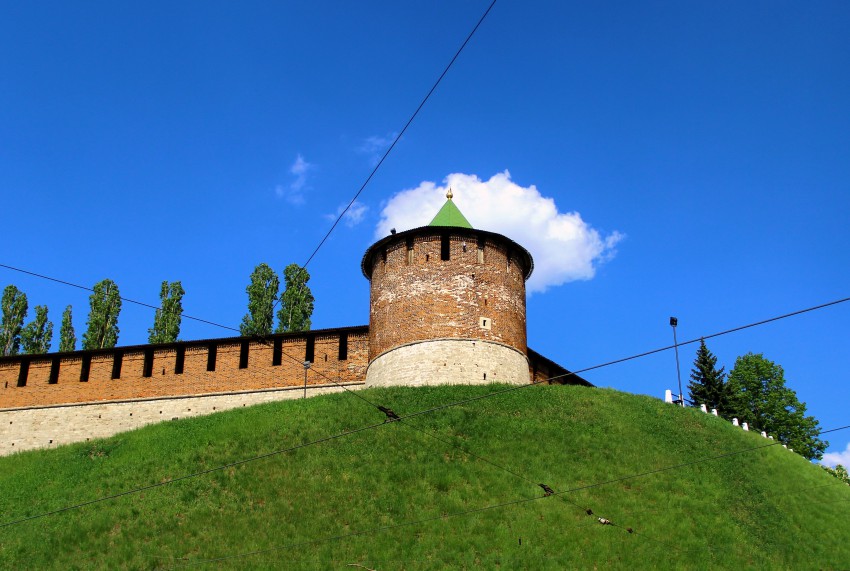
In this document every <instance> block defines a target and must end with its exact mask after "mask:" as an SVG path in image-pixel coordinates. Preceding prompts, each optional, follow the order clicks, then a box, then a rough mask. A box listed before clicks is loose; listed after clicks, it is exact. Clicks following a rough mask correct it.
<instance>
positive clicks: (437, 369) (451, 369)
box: [366, 339, 529, 387]
mask: <svg viewBox="0 0 850 571" xmlns="http://www.w3.org/2000/svg"><path fill="white" fill-rule="evenodd" d="M528 382H529V366H528V359H527V358H526V356H525V355H523V354H522V353H520V352H519V351H517V350H516V349H514V348H513V347H508V346H507V345H501V344H498V343H493V342H490V341H480V340H473V339H440V340H434V341H421V342H416V343H410V344H408V345H402V346H401V347H396V348H395V349H392V350H390V351H387V352H384V353H382V354H381V355H380V356H379V357H378V358H377V359H375V360H374V361H372V362H371V363H370V364H369V370H368V371H367V373H366V386H367V387H382V386H393V385H400V384H403V385H411V386H425V385H444V384H452V385H470V384H482V383H513V384H528Z"/></svg>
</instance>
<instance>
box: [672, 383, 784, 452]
mask: <svg viewBox="0 0 850 571" xmlns="http://www.w3.org/2000/svg"><path fill="white" fill-rule="evenodd" d="M664 402H666V403H670V404H673V391H672V390H670V389H667V390H666V391H664ZM699 409H700V410H701V411H703V412H704V413H706V414H708V408H707V407H706V406H705V405H704V404H701V405H699ZM711 414H713V415H714V416H718V414H717V409H716V408H713V409H711ZM732 426H740V427H741V428H742V429H744V430H745V431H747V432H749V430H750V425H749V424H747V423H746V422H740V423H739V422H738V419H737V418H733V419H732ZM761 436H762V438H767V439H770V440H773V436H770V435H768V434H767V433H766V432H765V431H764V430H762V431H761ZM782 447H783V448H786V449H788V450H790V451H791V452H793V451H794V449H793V448H788V445H786V444H783V445H782Z"/></svg>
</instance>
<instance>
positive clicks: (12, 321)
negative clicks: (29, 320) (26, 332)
mask: <svg viewBox="0 0 850 571" xmlns="http://www.w3.org/2000/svg"><path fill="white" fill-rule="evenodd" d="M0 304H1V305H2V311H3V317H2V320H0V351H2V353H0V354H2V356H4V357H8V356H9V355H17V354H18V351H19V350H20V348H21V329H22V328H23V326H24V317H26V315H27V308H28V305H27V294H25V293H24V292H22V291H21V290H19V289H18V288H17V287H15V286H13V285H8V286H6V289H4V290H3V298H2V301H0Z"/></svg>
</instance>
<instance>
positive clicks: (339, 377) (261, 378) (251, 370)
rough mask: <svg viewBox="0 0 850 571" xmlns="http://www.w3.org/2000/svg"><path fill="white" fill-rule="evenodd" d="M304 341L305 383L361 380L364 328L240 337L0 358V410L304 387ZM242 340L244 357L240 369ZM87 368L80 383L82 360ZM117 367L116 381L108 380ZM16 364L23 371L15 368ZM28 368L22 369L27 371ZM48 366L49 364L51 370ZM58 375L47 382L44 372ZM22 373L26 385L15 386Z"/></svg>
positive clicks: (365, 355)
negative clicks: (179, 365)
mask: <svg viewBox="0 0 850 571" xmlns="http://www.w3.org/2000/svg"><path fill="white" fill-rule="evenodd" d="M343 336H344V337H345V338H347V346H348V351H347V356H346V358H345V359H343V360H340V359H339V358H338V357H339V356H340V354H339V353H340V338H341V337H343ZM308 339H313V340H314V341H313V343H314V351H313V352H314V356H313V363H312V367H311V368H310V369H309V370H308V372H307V381H308V384H314V385H318V384H322V385H324V384H329V383H334V382H337V383H345V382H362V381H363V379H364V377H365V374H366V366H367V365H368V351H369V339H368V333H367V328H365V327H360V328H350V329H346V330H326V331H316V332H312V333H309V334H288V335H283V336H270V337H269V338H268V339H267V340H266V341H265V342H262V341H259V340H248V339H243V338H230V339H217V340H209V341H197V342H187V343H185V344H180V343H175V344H169V345H166V346H149V347H130V348H123V349H122V348H117V349H114V350H107V351H98V352H85V351H79V352H75V353H69V354H67V355H63V354H61V353H60V354H51V355H32V356H24V357H19V358H3V359H0V409H6V408H18V407H34V406H45V405H55V404H70V403H85V402H101V401H116V400H126V399H140V398H156V397H169V396H185V395H202V394H209V393H222V392H233V391H248V390H263V389H271V388H281V387H288V386H299V385H302V384H303V383H304V367H303V365H302V363H303V361H304V360H305V357H306V356H307V355H306V353H307V344H308ZM276 340H277V341H278V342H279V343H280V345H281V360H280V365H273V357H274V345H275V342H276ZM243 342H244V343H246V344H247V348H248V358H247V362H246V363H245V365H246V366H245V367H244V368H240V356H241V353H242V345H243ZM181 347H182V348H183V350H184V351H185V357H184V363H183V372H182V373H179V372H176V371H175V365H176V362H177V352H178V349H180V348H181ZM210 347H215V349H214V352H215V370H214V371H208V370H207V368H208V362H209V356H210V351H211V349H210ZM146 352H149V353H151V357H152V360H151V366H150V369H151V370H150V373H151V376H149V377H145V376H144V372H145V371H144V368H145V353H146ZM86 358H90V359H91V364H90V368H89V375H88V380H87V381H81V372H82V369H83V362H84V359H86ZM116 361H120V364H121V368H120V375H119V377H118V378H112V377H113V371H114V370H115V365H116ZM22 363H23V365H22ZM27 363H28V367H27ZM54 363H55V364H54ZM57 365H58V375H57V376H56V379H55V380H56V382H55V383H51V382H50V380H51V379H50V376H51V369H53V370H56V369H55V367H56V366H57ZM22 368H24V369H26V370H27V374H26V384H25V386H18V384H19V379H20V376H21V370H22Z"/></svg>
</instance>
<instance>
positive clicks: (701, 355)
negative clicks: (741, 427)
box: [688, 339, 731, 418]
mask: <svg viewBox="0 0 850 571" xmlns="http://www.w3.org/2000/svg"><path fill="white" fill-rule="evenodd" d="M725 369H726V368H725V367H720V369H718V368H717V357H715V356H714V354H713V353H712V352H711V351H709V349H708V347H706V346H705V340H704V339H700V343H699V349H697V356H696V359H694V368H693V369H691V381H690V382H689V383H688V392H689V393H690V400H691V402H692V403H693V404H694V406H699V405H701V404H704V405H705V406H706V407H708V409H709V410H710V409H712V408H716V409H717V411H718V413H719V414H720V415H721V416H723V417H724V418H726V417H727V416H728V412H729V411H728V410H727V409H728V406H727V405H728V399H727V394H726V373H725ZM730 418H731V417H730Z"/></svg>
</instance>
